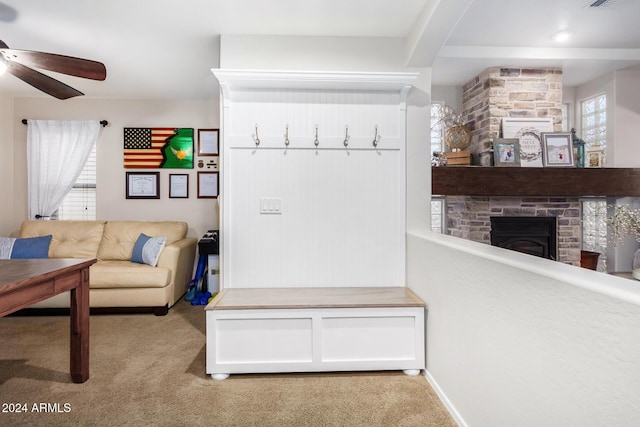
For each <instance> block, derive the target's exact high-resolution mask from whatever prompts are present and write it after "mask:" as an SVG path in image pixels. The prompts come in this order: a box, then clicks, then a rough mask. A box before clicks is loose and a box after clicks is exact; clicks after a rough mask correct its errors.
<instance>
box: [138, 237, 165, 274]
mask: <svg viewBox="0 0 640 427" xmlns="http://www.w3.org/2000/svg"><path fill="white" fill-rule="evenodd" d="M166 242H167V238H166V237H164V236H160V237H149V236H147V235H146V234H144V233H141V234H140V236H138V240H136V244H135V245H133V253H132V254H131V262H137V263H139V264H149V265H150V266H152V267H155V266H156V264H157V263H158V258H160V252H162V249H163V248H164V245H165V243H166Z"/></svg>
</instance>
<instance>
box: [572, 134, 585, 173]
mask: <svg viewBox="0 0 640 427" xmlns="http://www.w3.org/2000/svg"><path fill="white" fill-rule="evenodd" d="M571 139H572V143H573V157H574V159H575V163H576V167H579V168H583V167H584V157H585V155H584V141H583V140H582V139H580V138H578V137H577V136H576V130H575V128H571Z"/></svg>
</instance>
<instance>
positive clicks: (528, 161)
mask: <svg viewBox="0 0 640 427" xmlns="http://www.w3.org/2000/svg"><path fill="white" fill-rule="evenodd" d="M542 132H553V120H551V119H529V118H524V119H523V118H515V117H505V118H503V119H502V137H503V138H518V139H519V140H520V166H523V167H541V166H543V163H542V139H541V137H540V134H541V133H542Z"/></svg>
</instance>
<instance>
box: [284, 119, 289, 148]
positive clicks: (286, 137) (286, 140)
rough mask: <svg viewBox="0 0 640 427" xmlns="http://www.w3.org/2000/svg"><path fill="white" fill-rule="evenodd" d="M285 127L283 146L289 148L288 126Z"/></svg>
mask: <svg viewBox="0 0 640 427" xmlns="http://www.w3.org/2000/svg"><path fill="white" fill-rule="evenodd" d="M285 126H286V127H285V131H284V145H285V146H286V147H288V146H289V124H288V123H287V124H286V125H285Z"/></svg>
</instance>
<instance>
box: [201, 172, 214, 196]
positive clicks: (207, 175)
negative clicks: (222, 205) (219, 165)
mask: <svg viewBox="0 0 640 427" xmlns="http://www.w3.org/2000/svg"><path fill="white" fill-rule="evenodd" d="M218 185H219V184H218V172H198V198H199V199H215V198H217V197H218Z"/></svg>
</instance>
